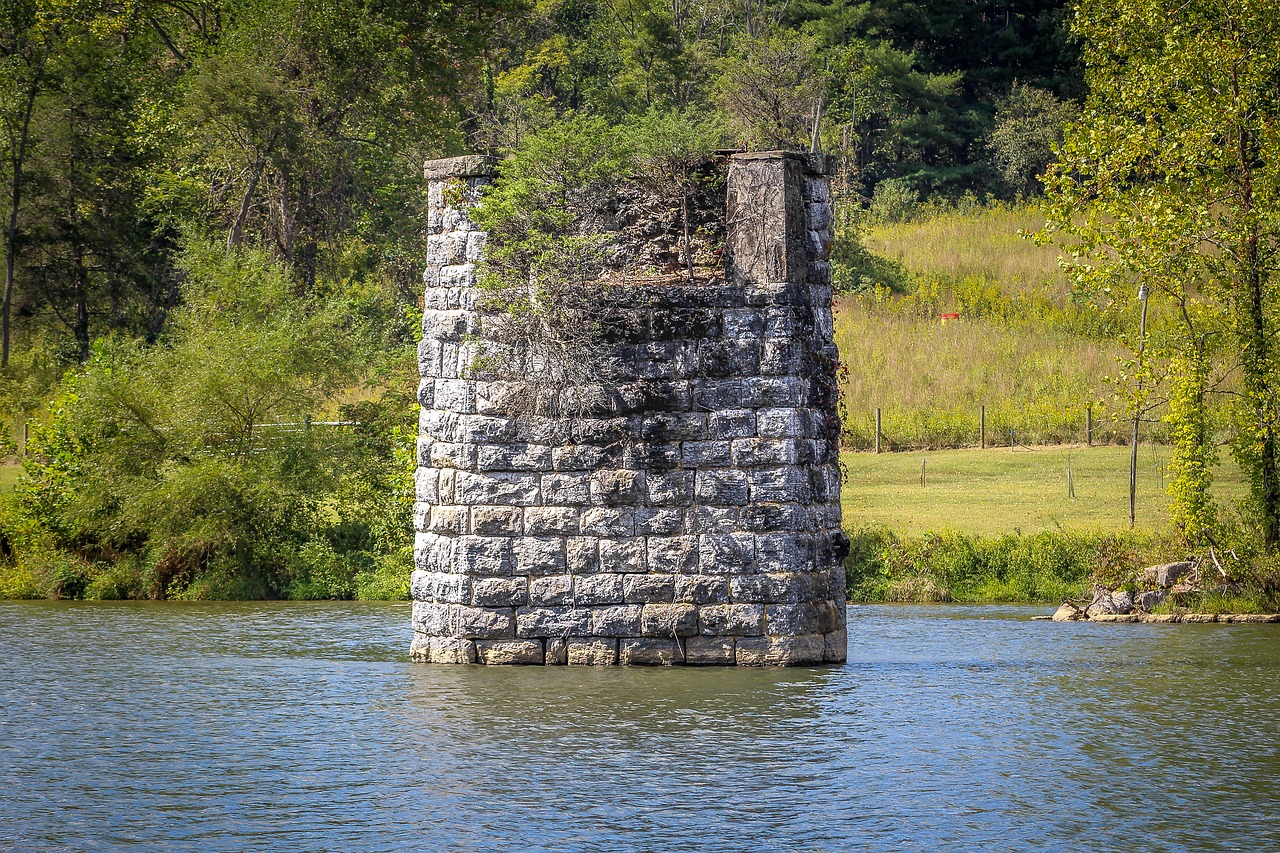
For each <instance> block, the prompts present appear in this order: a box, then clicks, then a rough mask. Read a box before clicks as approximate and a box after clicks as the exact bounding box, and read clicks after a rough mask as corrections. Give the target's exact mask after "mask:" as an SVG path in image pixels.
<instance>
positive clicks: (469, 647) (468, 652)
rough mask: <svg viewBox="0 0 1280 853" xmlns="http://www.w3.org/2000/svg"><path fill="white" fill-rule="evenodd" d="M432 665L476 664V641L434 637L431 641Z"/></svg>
mask: <svg viewBox="0 0 1280 853" xmlns="http://www.w3.org/2000/svg"><path fill="white" fill-rule="evenodd" d="M430 649H431V650H430V656H431V662H432V663H446V664H465V663H475V662H476V644H475V641H474V640H468V639H464V638H462V637H432V638H431V641H430Z"/></svg>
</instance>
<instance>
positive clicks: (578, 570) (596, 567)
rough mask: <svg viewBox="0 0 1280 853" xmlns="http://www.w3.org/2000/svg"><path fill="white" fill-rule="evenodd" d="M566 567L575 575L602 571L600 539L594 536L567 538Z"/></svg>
mask: <svg viewBox="0 0 1280 853" xmlns="http://www.w3.org/2000/svg"><path fill="white" fill-rule="evenodd" d="M565 567H566V569H567V571H568V572H569V573H570V574H575V575H586V574H592V573H594V572H598V571H600V540H599V539H597V538H595V537H594V536H570V537H568V538H567V539H565Z"/></svg>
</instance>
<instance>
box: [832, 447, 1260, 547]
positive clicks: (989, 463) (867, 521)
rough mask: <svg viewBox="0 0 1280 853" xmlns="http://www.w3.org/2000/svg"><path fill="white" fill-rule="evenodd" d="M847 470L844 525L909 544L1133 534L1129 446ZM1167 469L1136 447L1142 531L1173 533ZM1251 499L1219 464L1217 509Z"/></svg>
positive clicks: (919, 456)
mask: <svg viewBox="0 0 1280 853" xmlns="http://www.w3.org/2000/svg"><path fill="white" fill-rule="evenodd" d="M841 461H842V462H843V463H844V466H845V472H846V473H845V478H844V492H843V495H842V508H843V510H844V524H845V527H848V528H850V529H857V528H859V527H871V526H884V527H888V528H889V529H891V530H894V531H896V532H898V533H902V534H905V535H911V536H915V535H919V534H922V533H925V532H927V531H940V530H955V531H959V532H962V533H967V534H971V535H979V536H996V535H1001V534H1005V533H1023V534H1032V533H1038V532H1041V531H1053V530H1064V529H1086V530H1091V531H1098V532H1103V531H1121V530H1127V529H1128V527H1129V448H1127V447H1120V446H1104V447H1083V446H1079V445H1076V446H1066V445H1064V446H1054V447H1035V448H1019V449H1016V450H1010V449H1009V448H1007V447H1006V448H994V449H988V450H977V449H970V450H938V451H926V452H905V453H881V454H878V455H877V454H875V453H850V452H846V453H844V454H842V455H841ZM1168 462H1169V449H1168V448H1166V447H1162V446H1158V445H1157V446H1152V445H1142V446H1140V447H1139V448H1138V479H1137V485H1138V490H1137V492H1138V494H1137V501H1136V506H1137V512H1136V519H1135V520H1136V523H1137V526H1138V527H1139V528H1140V529H1141V530H1144V531H1148V532H1151V531H1157V530H1161V529H1163V528H1165V527H1167V525H1168V521H1169V514H1168V496H1167V495H1166V493H1165V486H1167V484H1168V482H1169V478H1168V473H1167V466H1168ZM922 464H923V468H924V477H923V483H922V482H921V466H922ZM1068 465H1069V466H1070V468H1071V482H1070V484H1069V483H1068V479H1067V468H1068ZM1071 490H1074V492H1075V497H1074V498H1073V497H1071V496H1070V491H1071ZM1244 490H1245V486H1244V482H1243V480H1242V479H1241V475H1240V470H1239V469H1238V468H1237V467H1236V466H1235V464H1234V463H1232V462H1229V461H1226V462H1224V463H1223V464H1221V465H1220V466H1219V468H1218V471H1217V481H1216V483H1215V486H1214V492H1215V495H1216V497H1217V498H1218V499H1219V501H1220V502H1221V503H1222V504H1224V505H1228V506H1229V505H1231V504H1232V503H1234V502H1235V501H1237V500H1238V499H1240V498H1241V497H1243V495H1244Z"/></svg>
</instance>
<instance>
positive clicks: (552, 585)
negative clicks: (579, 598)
mask: <svg viewBox="0 0 1280 853" xmlns="http://www.w3.org/2000/svg"><path fill="white" fill-rule="evenodd" d="M572 601H573V577H572V576H571V575H550V576H549V577H545V578H529V604H530V605H532V606H534V607H546V606H548V605H558V604H569V603H571V602H572Z"/></svg>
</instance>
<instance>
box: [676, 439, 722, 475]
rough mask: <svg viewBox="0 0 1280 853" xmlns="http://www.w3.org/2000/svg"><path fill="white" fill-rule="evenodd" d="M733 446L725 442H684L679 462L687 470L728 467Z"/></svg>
mask: <svg viewBox="0 0 1280 853" xmlns="http://www.w3.org/2000/svg"><path fill="white" fill-rule="evenodd" d="M732 449H733V445H732V444H731V443H730V442H729V441H727V440H721V441H686V442H685V443H684V444H683V445H681V450H680V453H681V462H682V463H683V464H684V465H685V466H686V467H688V468H707V467H711V466H716V465H728V464H730V462H731V459H732V455H733V454H732Z"/></svg>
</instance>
